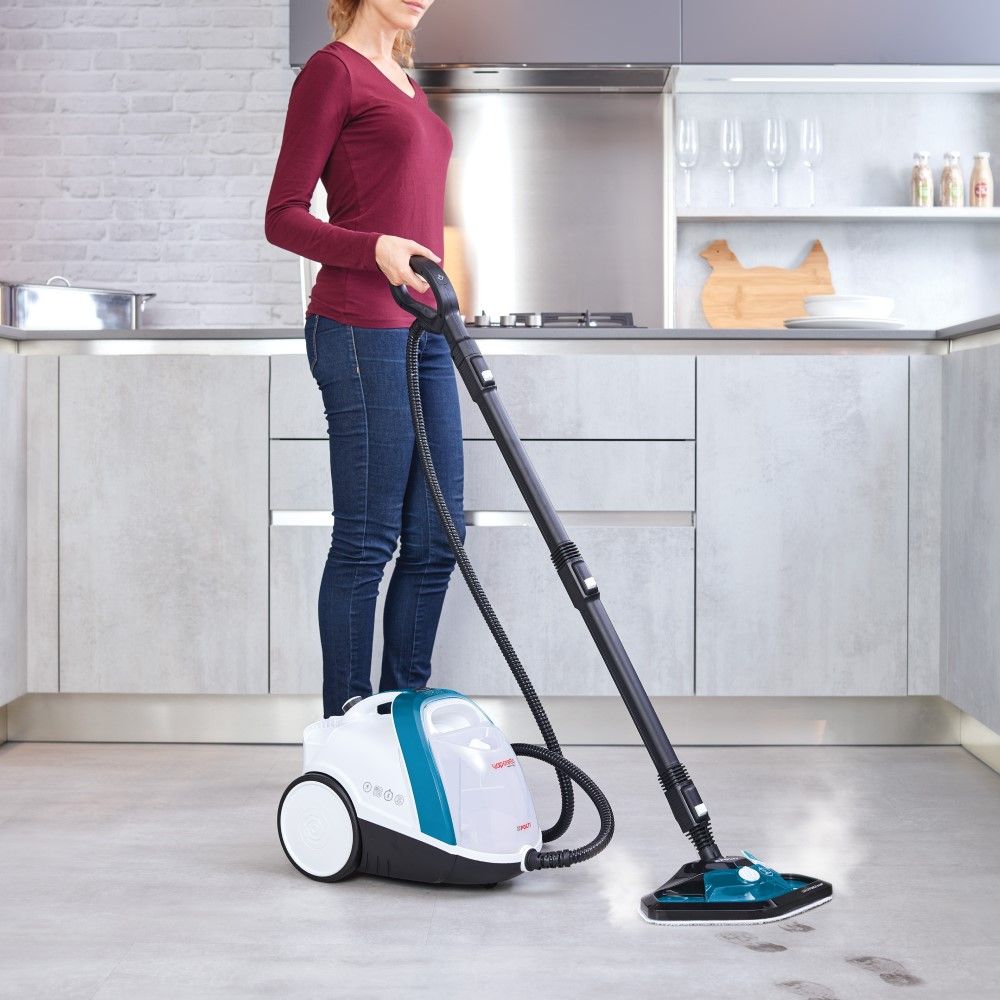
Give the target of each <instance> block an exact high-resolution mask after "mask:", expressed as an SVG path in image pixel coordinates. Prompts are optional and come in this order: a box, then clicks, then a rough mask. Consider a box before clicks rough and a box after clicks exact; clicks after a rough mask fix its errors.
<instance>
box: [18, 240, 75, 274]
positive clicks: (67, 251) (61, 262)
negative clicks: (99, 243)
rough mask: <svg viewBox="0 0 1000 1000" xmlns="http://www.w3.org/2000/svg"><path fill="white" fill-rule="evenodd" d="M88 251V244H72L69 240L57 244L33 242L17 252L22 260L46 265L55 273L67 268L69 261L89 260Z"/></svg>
mask: <svg viewBox="0 0 1000 1000" xmlns="http://www.w3.org/2000/svg"><path fill="white" fill-rule="evenodd" d="M87 249H88V248H87V244H86V243H70V242H69V240H59V241H58V242H56V243H39V242H38V241H37V240H32V241H31V242H30V243H22V244H21V245H20V246H18V248H17V252H18V258H19V259H20V260H27V261H37V262H39V263H44V264H45V265H46V267H47V268H48V270H50V271H55V270H56V269H57V268H59V267H63V266H65V264H66V262H67V261H78V260H88V259H89V254H88V253H87ZM43 270H44V268H43ZM56 273H58V272H56Z"/></svg>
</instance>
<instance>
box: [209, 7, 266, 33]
mask: <svg viewBox="0 0 1000 1000" xmlns="http://www.w3.org/2000/svg"><path fill="white" fill-rule="evenodd" d="M212 24H214V25H217V26H218V27H220V28H249V27H251V26H253V25H269V24H271V13H270V11H269V10H266V9H261V10H254V9H252V8H250V7H246V6H243V7H223V8H222V9H220V10H215V11H212Z"/></svg>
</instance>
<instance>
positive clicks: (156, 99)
mask: <svg viewBox="0 0 1000 1000" xmlns="http://www.w3.org/2000/svg"><path fill="white" fill-rule="evenodd" d="M125 101H126V103H127V105H128V107H129V110H130V111H170V110H171V109H172V108H173V106H174V98H173V95H172V94H129V95H128V96H126V97H125ZM178 110H185V109H178Z"/></svg>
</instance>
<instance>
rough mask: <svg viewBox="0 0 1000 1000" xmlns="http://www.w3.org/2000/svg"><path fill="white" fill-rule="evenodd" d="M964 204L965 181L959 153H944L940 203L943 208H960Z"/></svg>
mask: <svg viewBox="0 0 1000 1000" xmlns="http://www.w3.org/2000/svg"><path fill="white" fill-rule="evenodd" d="M964 204H965V182H964V181H963V179H962V164H961V162H960V157H959V154H958V153H956V152H951V153H945V154H944V170H942V171H941V205H942V207H943V208H961V207H962V206H963V205H964Z"/></svg>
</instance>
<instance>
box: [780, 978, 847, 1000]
mask: <svg viewBox="0 0 1000 1000" xmlns="http://www.w3.org/2000/svg"><path fill="white" fill-rule="evenodd" d="M776 985H778V986H780V987H781V988H782V989H783V990H788V991H789V992H790V993H794V994H795V995H796V996H797V997H801V998H802V1000H837V997H836V995H835V994H834V992H833V990H831V989H830V987H829V986H824V985H823V984H822V983H810V982H808V981H807V980H805V979H788V980H785V982H783V983H777V984H776Z"/></svg>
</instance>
